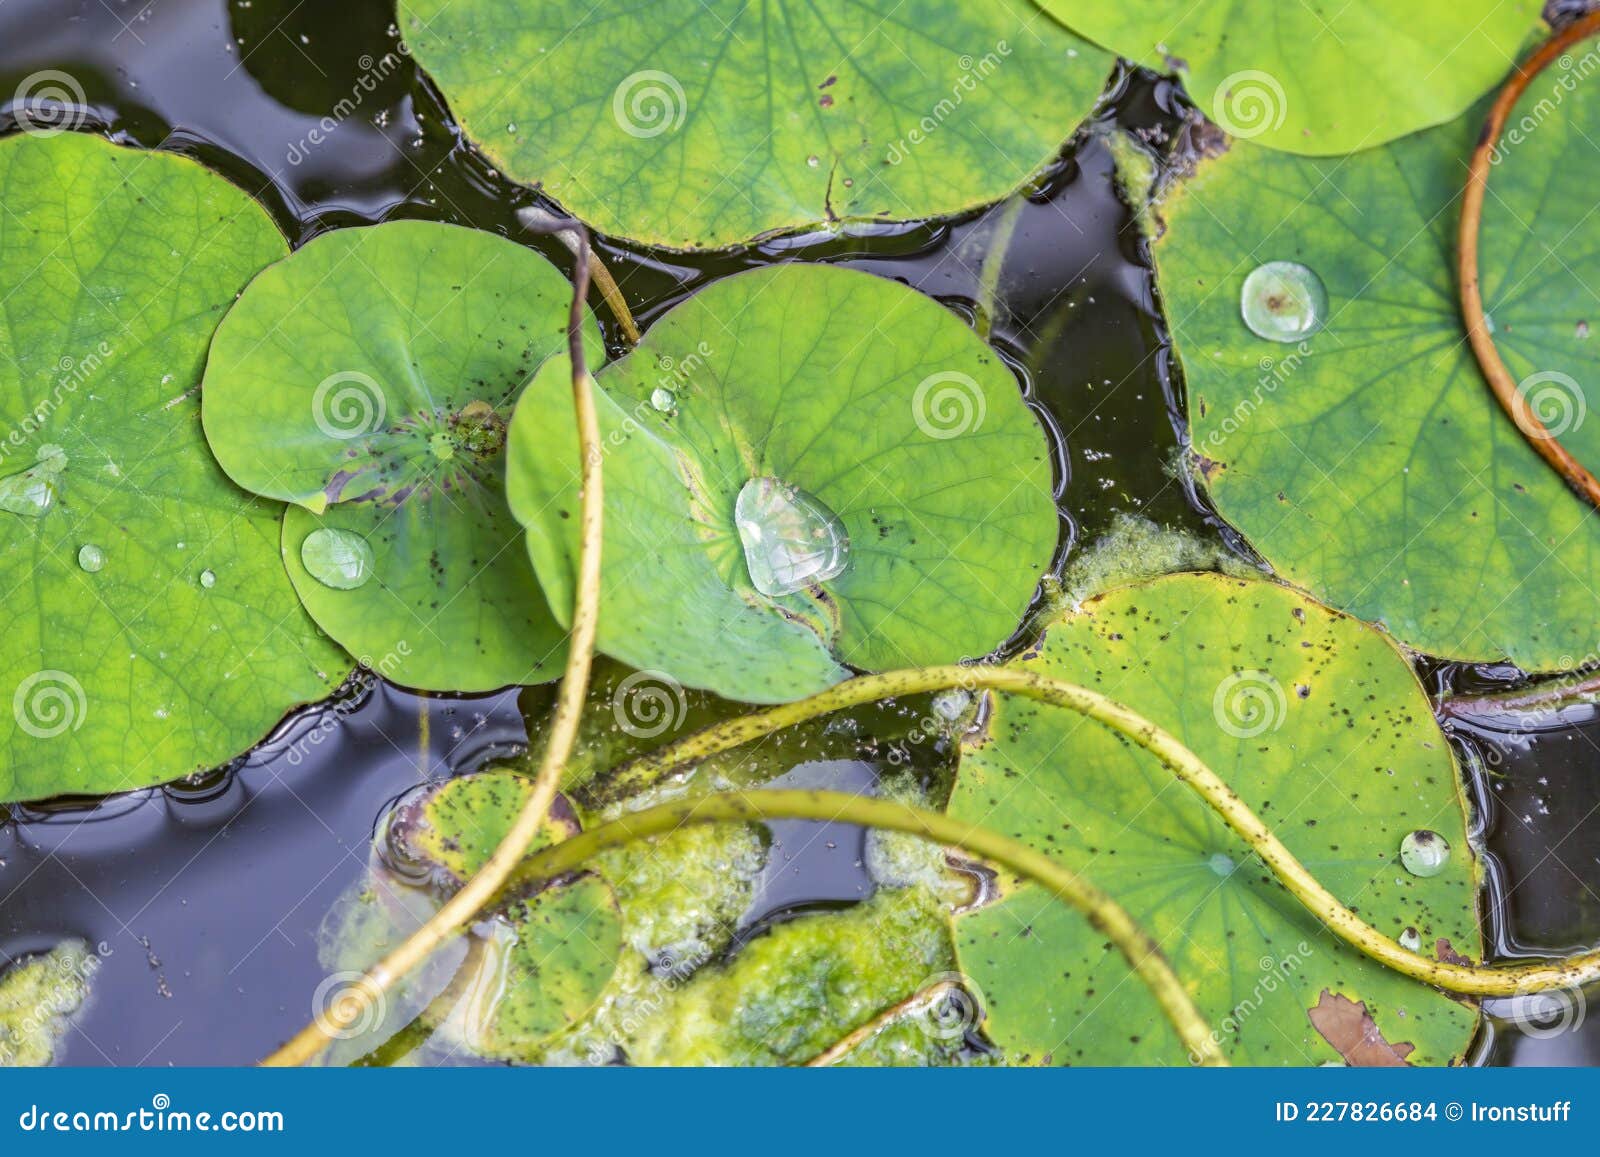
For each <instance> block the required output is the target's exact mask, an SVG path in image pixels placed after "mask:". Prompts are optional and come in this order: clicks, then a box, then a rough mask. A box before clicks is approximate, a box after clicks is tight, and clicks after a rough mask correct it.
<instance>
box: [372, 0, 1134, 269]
mask: <svg viewBox="0 0 1600 1157" xmlns="http://www.w3.org/2000/svg"><path fill="white" fill-rule="evenodd" d="M400 13H401V20H402V25H403V29H404V32H405V36H406V40H407V42H408V44H409V45H410V46H411V49H412V51H413V52H414V54H415V55H416V58H417V60H418V61H419V62H420V63H421V64H422V66H423V67H424V68H426V69H427V70H428V72H429V73H430V74H431V75H432V76H433V77H434V79H435V80H436V81H438V83H439V87H440V88H441V89H442V90H443V92H444V95H445V98H446V99H447V100H448V101H449V102H450V106H451V110H452V112H453V113H454V115H455V117H456V118H457V119H458V120H459V121H460V122H461V124H462V125H463V126H464V127H465V128H466V130H467V133H468V135H470V136H471V137H472V138H473V139H474V140H475V141H476V142H477V144H478V145H479V147H480V148H482V149H483V150H484V152H486V153H487V154H488V155H489V157H490V158H491V159H492V160H493V161H494V163H495V164H496V166H497V167H499V168H500V169H502V170H503V171H504V172H506V173H508V174H510V175H511V176H512V177H514V178H515V179H517V180H520V181H525V182H528V183H537V184H539V185H540V186H541V187H542V188H543V189H544V190H545V191H546V192H548V193H549V194H550V195H551V196H553V197H555V198H556V199H557V200H559V201H560V202H561V203H562V204H563V205H565V206H566V208H567V209H568V210H570V211H571V212H573V213H575V214H577V215H578V216H579V217H582V218H583V219H584V220H585V221H587V222H588V223H589V224H590V225H592V226H593V227H594V228H596V229H598V230H599V231H601V232H602V233H608V234H612V235H619V236H625V237H631V238H634V239H636V240H639V241H642V242H645V243H647V244H651V245H661V246H667V247H671V248H678V249H690V248H696V247H700V246H726V245H734V244H738V243H741V242H745V241H748V240H750V239H752V238H757V237H760V236H762V235H765V234H770V233H777V232H783V231H789V230H795V229H801V228H805V227H807V226H829V227H831V226H834V225H836V224H838V223H839V222H841V221H851V220H862V219H866V220H878V219H884V218H891V219H896V220H914V219H918V218H924V217H936V216H944V215H946V214H952V213H960V212H964V211H966V210H969V209H973V208H976V207H977V206H979V205H982V204H985V203H987V202H990V201H997V200H999V199H1000V198H1001V197H1004V196H1005V195H1006V194H1007V193H1009V192H1011V191H1012V190H1013V189H1016V188H1018V187H1019V186H1021V185H1022V184H1024V183H1025V182H1026V181H1027V180H1028V179H1029V178H1030V177H1031V176H1032V175H1033V174H1034V173H1035V172H1037V171H1038V170H1039V169H1040V168H1042V167H1043V166H1044V165H1046V164H1047V163H1048V162H1050V161H1051V160H1052V159H1053V158H1054V157H1055V156H1056V154H1057V153H1058V152H1059V150H1060V149H1061V146H1062V144H1063V142H1065V141H1066V140H1067V138H1068V137H1069V136H1071V135H1072V132H1073V130H1074V129H1075V128H1076V127H1077V125H1078V122H1079V121H1080V120H1082V119H1083V117H1084V116H1085V115H1087V113H1088V112H1089V110H1090V109H1091V108H1092V107H1093V105H1094V103H1095V99H1096V98H1097V97H1098V95H1099V93H1100V90H1101V88H1102V87H1103V86H1104V84H1105V81H1106V77H1107V75H1108V74H1109V73H1110V71H1111V65H1112V58H1111V56H1110V55H1109V54H1107V53H1104V52H1101V51H1100V50H1099V49H1097V48H1095V47H1093V46H1092V45H1090V44H1087V43H1085V42H1084V41H1082V40H1079V39H1078V38H1077V37H1076V36H1074V35H1073V34H1072V33H1070V32H1068V31H1067V30H1066V29H1064V28H1062V27H1061V26H1060V25H1057V24H1054V23H1052V22H1051V21H1050V20H1048V19H1047V18H1044V17H1042V16H1040V14H1039V13H1038V12H1037V11H1035V10H1034V9H1033V8H1032V7H1031V5H1029V4H1028V3H1026V0H985V2H984V3H981V4H972V3H964V2H962V0H925V2H923V3H920V4H918V5H917V7H916V9H915V10H914V11H913V10H908V9H905V8H902V7H901V6H900V5H899V4H898V2H897V0H813V2H812V3H809V4H803V5H780V6H777V7H774V8H770V9H769V8H767V7H763V6H759V5H754V4H749V3H747V2H746V0H657V2H656V3H653V4H650V5H646V6H639V5H635V4H630V3H626V2H625V0H599V2H598V3H594V4H590V5H586V6H585V7H583V8H581V9H574V8H573V6H572V5H570V4H564V3H561V2H560V0H405V2H404V3H402V4H401V5H400Z"/></svg>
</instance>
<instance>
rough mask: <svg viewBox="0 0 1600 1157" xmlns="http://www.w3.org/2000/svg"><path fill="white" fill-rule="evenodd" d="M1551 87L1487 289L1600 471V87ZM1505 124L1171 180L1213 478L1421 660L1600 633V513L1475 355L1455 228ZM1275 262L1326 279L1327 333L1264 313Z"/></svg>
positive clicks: (1552, 406) (1231, 158)
mask: <svg viewBox="0 0 1600 1157" xmlns="http://www.w3.org/2000/svg"><path fill="white" fill-rule="evenodd" d="M1552 83H1555V82H1554V81H1552ZM1541 95H1542V93H1541V92H1540V91H1539V86H1538V85H1535V86H1534V91H1530V93H1529V94H1528V98H1527V100H1526V101H1524V102H1523V105H1522V106H1520V107H1519V108H1518V109H1517V110H1516V111H1515V112H1514V113H1513V115H1512V117H1511V121H1510V123H1511V125H1512V126H1513V128H1514V129H1515V130H1516V134H1515V143H1513V140H1514V139H1513V135H1512V134H1511V133H1508V134H1507V137H1506V139H1505V140H1504V141H1503V142H1502V143H1501V145H1500V149H1501V152H1502V155H1503V160H1502V162H1501V163H1500V164H1498V165H1497V166H1495V168H1494V170H1493V173H1492V175H1491V177H1490V179H1489V180H1490V185H1489V196H1488V198H1487V204H1486V206H1485V211H1484V221H1483V228H1482V248H1481V256H1480V268H1481V271H1482V284H1483V293H1484V302H1485V307H1486V309H1487V310H1488V315H1489V322H1490V324H1492V325H1493V326H1494V340H1495V343H1496V345H1497V346H1498V347H1499V349H1500V351H1501V356H1502V357H1503V358H1504V359H1505V361H1506V364H1507V366H1508V367H1509V368H1510V369H1511V371H1512V373H1513V375H1514V376H1515V377H1516V378H1517V379H1518V381H1520V382H1521V383H1522V389H1523V392H1524V396H1525V397H1526V398H1527V400H1528V402H1529V404H1530V405H1531V406H1533V408H1534V409H1535V411H1536V412H1537V413H1539V414H1540V415H1541V417H1543V419H1544V421H1545V425H1546V426H1547V428H1548V429H1549V430H1550V431H1551V433H1552V434H1553V435H1555V436H1557V437H1559V438H1560V439H1561V441H1562V443H1563V445H1565V446H1566V447H1567V448H1568V449H1569V450H1571V451H1572V452H1573V454H1574V455H1575V456H1576V457H1577V459H1578V461H1580V462H1583V463H1586V464H1587V465H1588V466H1589V467H1590V468H1591V469H1595V468H1600V421H1597V420H1596V419H1595V418H1594V416H1593V415H1592V414H1589V413H1588V411H1589V408H1590V406H1589V401H1590V398H1591V396H1592V394H1593V384H1592V383H1593V381H1594V379H1595V373H1596V370H1597V369H1600V344H1597V342H1596V340H1595V339H1594V338H1591V337H1590V329H1591V326H1600V302H1597V301H1596V300H1595V296H1594V294H1593V292H1592V291H1591V289H1590V287H1589V286H1588V284H1586V277H1587V274H1586V272H1585V271H1586V269H1587V268H1588V262H1587V260H1586V257H1587V254H1588V253H1590V252H1591V251H1592V249H1593V247H1594V244H1595V239H1596V238H1597V237H1600V226H1597V225H1596V223H1595V221H1594V220H1593V218H1592V217H1589V216H1588V214H1589V211H1590V209H1591V207H1592V205H1593V188H1594V183H1595V180H1596V179H1597V178H1600V150H1597V149H1596V148H1595V146H1594V144H1593V142H1594V141H1595V140H1596V139H1600V95H1597V94H1596V93H1595V92H1594V91H1593V86H1591V85H1583V84H1580V85H1577V86H1576V87H1575V88H1574V90H1573V91H1571V92H1569V93H1565V94H1564V97H1563V99H1562V100H1561V101H1560V103H1559V104H1557V105H1556V106H1555V107H1554V108H1553V109H1552V110H1547V112H1539V111H1537V100H1538V99H1539V98H1540V97H1541ZM1528 101H1533V102H1534V105H1533V106H1530V105H1529V104H1528ZM1535 115H1537V116H1538V118H1539V121H1538V127H1537V131H1534V132H1525V131H1523V129H1522V128H1521V126H1522V125H1523V124H1524V123H1525V120H1526V118H1528V117H1532V116H1535ZM1481 124H1482V121H1481V119H1480V118H1479V117H1478V116H1476V115H1473V116H1469V117H1466V118H1463V119H1462V120H1460V121H1457V122H1455V123H1452V124H1449V125H1445V126H1443V127H1441V128H1437V129H1433V130H1431V131H1429V132H1426V133H1421V134H1418V135H1416V136H1412V137H1408V138H1406V139H1405V140H1402V141H1397V142H1396V143H1394V144H1392V145H1388V146H1385V147H1384V148H1381V149H1374V150H1370V151H1368V152H1364V153H1359V154H1357V155H1355V156H1352V157H1346V158H1340V159H1339V160H1337V161H1319V160H1312V159H1306V158H1300V157H1291V156H1286V155H1284V154H1281V153H1273V152H1269V151H1267V150H1263V149H1247V148H1234V149H1231V150H1229V151H1228V152H1227V153H1225V154H1223V155H1222V156H1219V157H1216V158H1215V159H1213V160H1209V161H1205V162H1202V163H1201V165H1200V168H1199V171H1198V172H1197V173H1196V174H1195V176H1194V177H1192V178H1191V179H1190V180H1189V181H1188V182H1187V183H1186V184H1185V185H1183V186H1181V187H1180V188H1179V189H1178V190H1177V191H1176V192H1174V193H1173V194H1172V195H1171V197H1170V198H1169V200H1168V202H1167V204H1166V206H1165V213H1166V216H1167V220H1168V229H1167V232H1166V235H1165V237H1164V238H1163V239H1162V240H1161V241H1160V242H1159V243H1158V244H1157V246H1156V259H1157V265H1158V268H1159V272H1160V277H1161V284H1162V287H1163V292H1164V297H1165V299H1166V305H1167V310H1168V316H1169V317H1170V318H1171V319H1172V324H1173V331H1174V337H1175V344H1176V347H1177V350H1178V352H1179V355H1180V357H1181V359H1182V366H1183V373H1184V378H1185V381H1186V383H1187V393H1188V411H1189V420H1190V424H1191V428H1192V443H1193V446H1194V450H1195V452H1196V453H1197V454H1198V455H1200V461H1199V466H1200V472H1201V477H1202V480H1203V481H1204V483H1205V485H1206V486H1207V488H1208V489H1209V491H1210V493H1211V497H1212V499H1213V501H1214V502H1215V503H1216V506H1217V509H1218V511H1219V512H1220V513H1221V514H1222V515H1223V517H1225V518H1226V519H1227V520H1228V521H1229V522H1231V523H1232V524H1233V525H1234V526H1236V527H1238V528H1239V530H1240V531H1242V532H1243V533H1244V535H1245V536H1246V537H1247V538H1248V539H1249V540H1250V542H1251V544H1252V545H1253V546H1254V547H1255V548H1256V549H1257V550H1258V551H1260V552H1261V553H1262V554H1263V555H1264V556H1265V557H1266V558H1267V559H1268V560H1269V561H1270V562H1271V563H1272V565H1273V566H1274V568H1276V570H1277V571H1278V573H1279V574H1281V575H1283V576H1285V577H1286V578H1289V579H1290V580H1291V581H1293V582H1295V583H1296V584H1298V585H1300V586H1303V587H1305V588H1307V589H1308V590H1310V591H1311V592H1312V593H1313V594H1315V595H1317V596H1318V597H1319V598H1321V599H1323V600H1325V601H1327V602H1328V603H1330V604H1332V605H1334V606H1336V607H1339V608H1341V609H1344V610H1347V611H1350V612H1352V613H1353V614H1356V615H1359V616H1361V617H1362V618H1364V619H1368V620H1371V621H1374V622H1379V623H1382V624H1383V625H1384V626H1385V627H1387V628H1388V629H1389V630H1390V631H1391V632H1392V633H1393V634H1394V635H1395V636H1396V637H1397V638H1399V639H1400V640H1401V641H1402V642H1404V643H1407V644H1408V645H1410V646H1413V647H1415V648H1417V649H1419V650H1422V651H1427V652H1430V653H1432V654H1436V655H1442V656H1448V657H1450V658H1454V659H1464V660H1474V661H1499V660H1502V659H1505V658H1508V657H1509V658H1510V659H1512V660H1514V661H1515V662H1516V663H1518V664H1519V665H1520V666H1522V667H1524V668H1525V669H1552V668H1562V667H1567V666H1570V665H1572V664H1573V663H1574V662H1575V661H1576V662H1581V661H1582V658H1581V657H1582V656H1584V655H1588V654H1591V653H1592V652H1593V651H1594V649H1595V647H1596V645H1597V643H1600V638H1597V634H1596V627H1595V614H1594V595H1593V593H1592V592H1591V591H1590V589H1589V584H1588V582H1586V581H1585V580H1584V576H1586V575H1588V574H1589V573H1590V571H1591V570H1592V568H1593V562H1594V558H1595V555H1596V552H1597V551H1600V521H1596V519H1595V518H1594V516H1593V511H1592V510H1591V509H1590V507H1589V506H1588V505H1587V504H1586V503H1585V502H1583V501H1582V500H1581V499H1579V498H1578V497H1576V496H1575V495H1574V494H1573V493H1572V492H1571V491H1569V490H1568V489H1567V488H1566V486H1565V484H1564V483H1563V482H1562V480H1561V479H1560V478H1559V477H1557V475H1556V474H1555V473H1554V472H1553V471H1552V470H1551V469H1550V467H1549V466H1548V465H1546V464H1545V462H1544V461H1543V460H1542V459H1541V458H1540V457H1539V456H1538V454H1536V453H1535V452H1534V450H1533V449H1532V448H1530V446H1529V445H1528V444H1527V442H1526V441H1525V440H1524V439H1523V437H1522V435H1521V434H1520V433H1519V432H1518V430H1517V428H1516V426H1515V425H1514V424H1513V423H1512V421H1511V420H1510V419H1509V418H1508V417H1507V416H1506V415H1505V414H1504V413H1503V412H1502V411H1501V410H1500V408H1499V406H1498V405H1497V404H1496V402H1495V400H1494V398H1493V396H1492V395H1491V393H1490V391H1489V387H1488V385H1487V384H1486V383H1485V381H1484V379H1483V376H1482V374H1481V372H1480V371H1479V370H1478V367H1477V364H1476V362H1475V361H1474V360H1473V357H1472V353H1471V351H1470V349H1469V348H1468V346H1467V342H1466V333H1465V330H1464V328H1463V325H1462V321H1461V316H1460V306H1459V304H1458V300H1457V288H1456V283H1455V263H1454V253H1455V234H1456V224H1457V205H1458V201H1459V198H1460V195H1461V189H1462V184H1463V181H1464V177H1463V173H1464V168H1463V166H1464V163H1465V158H1466V157H1467V156H1468V154H1469V153H1470V152H1471V150H1472V147H1473V145H1474V143H1475V142H1476V139H1477V136H1478V133H1479V130H1480V126H1481ZM1274 261H1291V262H1295V263H1297V264H1299V265H1302V266H1304V267H1305V268H1307V269H1309V270H1310V271H1311V272H1312V273H1313V274H1314V275H1315V276H1316V278H1317V280H1318V281H1319V282H1320V283H1321V285H1322V286H1323V287H1324V288H1325V291H1326V298H1327V304H1328V310H1327V316H1326V319H1325V322H1324V324H1323V325H1322V326H1321V327H1320V328H1319V329H1317V330H1316V331H1315V332H1313V333H1311V334H1310V335H1309V336H1307V337H1305V338H1303V339H1302V340H1301V341H1300V342H1298V343H1294V344H1285V343H1282V342H1278V341H1270V340H1266V339H1264V338H1261V337H1259V336H1257V335H1256V334H1255V333H1253V332H1252V331H1251V329H1250V328H1249V327H1248V326H1247V325H1246V324H1245V321H1244V319H1243V318H1242V316H1241V311H1240V306H1241V294H1242V292H1243V290H1244V287H1245V285H1246V282H1247V280H1248V278H1249V275H1250V273H1251V272H1252V271H1253V270H1254V269H1255V268H1256V267H1258V266H1260V265H1263V264H1266V263H1268V262H1274ZM1586 383H1587V384H1586Z"/></svg>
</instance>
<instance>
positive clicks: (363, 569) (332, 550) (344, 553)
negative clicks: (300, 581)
mask: <svg viewBox="0 0 1600 1157" xmlns="http://www.w3.org/2000/svg"><path fill="white" fill-rule="evenodd" d="M300 561H301V563H303V564H304V566H305V568H306V571H307V573H309V574H310V575H311V577H312V578H314V579H316V580H317V581H318V582H319V583H321V584H322V585H323V586H326V587H332V588H333V589H334V590H338V591H353V590H355V589H356V588H357V587H359V586H363V585H365V584H366V581H367V580H368V579H370V578H371V577H372V567H373V562H372V547H371V546H369V545H368V544H367V540H366V539H364V538H362V537H361V536H360V535H359V534H352V533H351V532H350V531H348V530H334V529H333V528H331V527H326V526H324V527H320V528H318V529H316V530H313V531H312V532H311V533H310V534H308V535H306V537H305V541H304V542H302V543H301V544H300Z"/></svg>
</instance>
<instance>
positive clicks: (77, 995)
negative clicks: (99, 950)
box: [0, 940, 100, 1068]
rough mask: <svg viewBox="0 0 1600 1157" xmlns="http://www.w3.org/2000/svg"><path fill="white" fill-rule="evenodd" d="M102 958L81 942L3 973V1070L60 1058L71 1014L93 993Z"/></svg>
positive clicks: (0, 983) (0, 975)
mask: <svg viewBox="0 0 1600 1157" xmlns="http://www.w3.org/2000/svg"><path fill="white" fill-rule="evenodd" d="M99 966H100V957H99V956H97V955H95V954H94V953H93V952H91V951H90V950H89V947H88V945H86V944H84V943H83V942H82V941H81V940H67V941H64V942H63V943H61V944H58V945H56V947H54V948H52V949H51V950H50V951H49V952H46V953H44V954H43V955H40V956H29V957H24V958H23V959H21V960H18V961H15V962H13V963H11V964H9V965H8V966H7V967H6V968H5V969H4V970H3V971H0V1068H13V1067H14V1068H37V1067H39V1066H42V1065H49V1064H54V1063H55V1061H56V1060H57V1059H58V1056H57V1051H58V1049H59V1048H60V1044H61V1038H62V1037H63V1036H64V1035H65V1034H66V1031H67V1026H68V1024H69V1023H70V1021H71V1018H72V1017H73V1016H74V1015H76V1014H77V1012H78V1011H79V1010H80V1009H81V1008H82V1007H83V1003H84V1001H85V1000H87V999H88V997H89V981H90V979H91V978H92V977H93V976H94V974H95V971H96V970H97V969H98V968H99Z"/></svg>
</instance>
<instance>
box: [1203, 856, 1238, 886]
mask: <svg viewBox="0 0 1600 1157" xmlns="http://www.w3.org/2000/svg"><path fill="white" fill-rule="evenodd" d="M1207 863H1208V864H1209V865H1210V867H1211V870H1212V871H1213V872H1215V873H1216V874H1217V875H1219V876H1221V877H1222V878H1223V879H1224V880H1226V879H1227V878H1228V877H1229V876H1231V875H1233V872H1234V869H1235V868H1237V867H1238V866H1239V865H1238V864H1237V863H1235V862H1234V859H1233V857H1232V856H1230V855H1228V853H1227V852H1214V853H1212V856H1211V859H1210V860H1208V861H1207Z"/></svg>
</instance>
